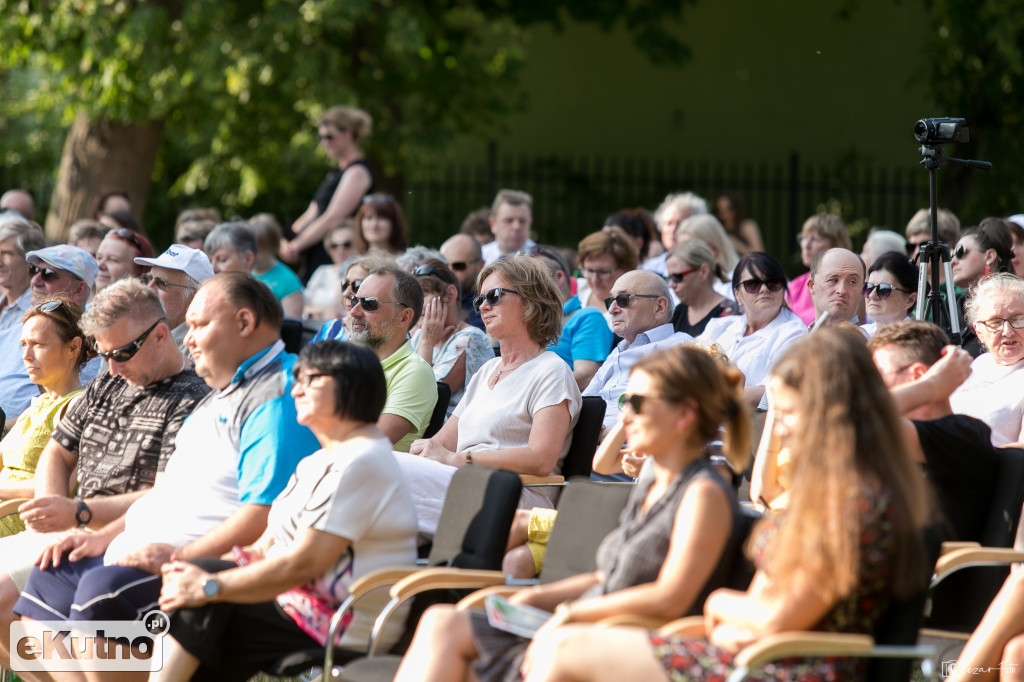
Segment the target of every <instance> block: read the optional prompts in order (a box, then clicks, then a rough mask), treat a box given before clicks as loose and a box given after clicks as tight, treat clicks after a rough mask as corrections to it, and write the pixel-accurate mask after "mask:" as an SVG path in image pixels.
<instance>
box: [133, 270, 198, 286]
mask: <svg viewBox="0 0 1024 682" xmlns="http://www.w3.org/2000/svg"><path fill="white" fill-rule="evenodd" d="M139 279H141V280H142V283H143V284H145V285H146V286H147V287H148V286H149V285H150V283H152V284H153V286H154V287H156V288H157V289H159V290H160V291H167V287H177V288H178V289H192V288H193V287H190V286H188V285H187V284H174V283H173V282H168V281H167V280H166V279H164V278H163V277H156V276H155V275H153V274H151V273H148V272H147V273H144V274H142V275H139Z"/></svg>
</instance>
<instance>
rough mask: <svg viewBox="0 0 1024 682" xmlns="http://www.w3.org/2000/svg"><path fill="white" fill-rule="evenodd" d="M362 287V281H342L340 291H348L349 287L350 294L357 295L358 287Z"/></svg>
mask: <svg viewBox="0 0 1024 682" xmlns="http://www.w3.org/2000/svg"><path fill="white" fill-rule="evenodd" d="M362 285H363V280H361V279H343V280H341V290H342V291H345V289H348V288H349V287H352V293H353V294H358V293H359V287H361V286H362Z"/></svg>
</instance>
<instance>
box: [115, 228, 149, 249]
mask: <svg viewBox="0 0 1024 682" xmlns="http://www.w3.org/2000/svg"><path fill="white" fill-rule="evenodd" d="M107 234H113V235H114V236H115V237H118V238H120V239H123V240H124V241H126V242H128V243H129V244H131V245H132V246H134V247H135V248H136V249H137V250H138V251H139V253H142V251H143V249H142V242H141V241H140V240H139V234H138V233H137V232H133V231H131V230H129V229H128V228H126V227H115V228H113V229H112V230H110V231H109V232H107Z"/></svg>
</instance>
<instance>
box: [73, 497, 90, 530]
mask: <svg viewBox="0 0 1024 682" xmlns="http://www.w3.org/2000/svg"><path fill="white" fill-rule="evenodd" d="M75 521H77V522H78V527H79V528H84V527H86V526H88V525H89V522H90V521H92V510H91V509H89V505H87V504H86V503H85V502H83V501H82V500H79V501H78V510H77V511H76V512H75Z"/></svg>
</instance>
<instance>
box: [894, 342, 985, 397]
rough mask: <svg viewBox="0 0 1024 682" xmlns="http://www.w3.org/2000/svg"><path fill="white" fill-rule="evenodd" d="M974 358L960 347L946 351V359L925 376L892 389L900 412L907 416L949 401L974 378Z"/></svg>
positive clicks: (948, 348) (936, 364) (946, 349)
mask: <svg viewBox="0 0 1024 682" xmlns="http://www.w3.org/2000/svg"><path fill="white" fill-rule="evenodd" d="M971 361H972V358H971V354H970V353H968V352H967V351H965V350H963V349H962V348H957V347H956V346H946V347H945V348H943V349H942V357H941V358H939V360H938V361H937V362H936V363H935V364H934V365H932V366H931V367H929V368H928V371H927V372H925V373H924V374H922V375H921V378H919V379H916V380H914V381H908V382H907V383H905V384H900V385H899V386H893V387H892V388H890V389H889V392H890V393H892V397H893V399H894V400H895V401H896V409H898V410H899V411H900V414H906V413H907V412H910V411H911V410H914V409H916V408H918V407H921V406H922V405H927V404H929V403H933V402H936V401H939V400H946V399H948V398H949V396H950V394H952V393H953V391H955V390H956V388H957V386H959V385H960V384H962V383H963V382H964V381H966V380H967V377H969V376H970V375H971Z"/></svg>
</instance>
